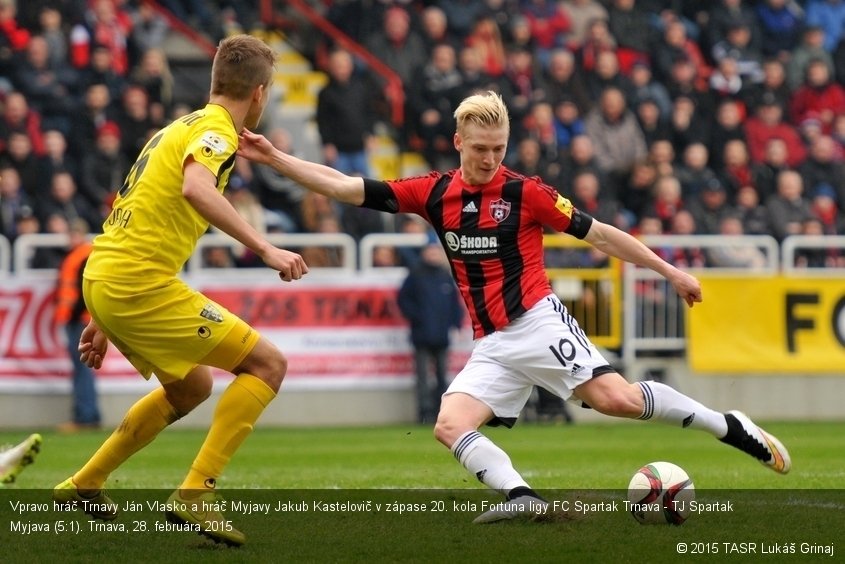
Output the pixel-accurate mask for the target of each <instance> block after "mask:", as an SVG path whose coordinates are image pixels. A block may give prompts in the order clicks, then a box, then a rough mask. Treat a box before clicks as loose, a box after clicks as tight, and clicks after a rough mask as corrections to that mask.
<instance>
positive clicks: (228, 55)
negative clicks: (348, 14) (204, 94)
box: [211, 34, 276, 100]
mask: <svg viewBox="0 0 845 564" xmlns="http://www.w3.org/2000/svg"><path fill="white" fill-rule="evenodd" d="M275 62H276V54H275V53H274V52H273V50H272V49H271V48H270V47H268V46H267V44H265V43H264V42H263V41H261V40H260V39H258V38H256V37H252V36H251V35H243V34H241V35H233V36H231V37H227V38H226V39H224V40H223V41H221V42H220V45H219V46H218V48H217V54H215V55H214V63H212V65H211V95H212V96H215V95H216V96H226V97H227V98H232V99H234V100H245V99H247V98H249V97H250V96H251V95H252V92H253V90H255V88H256V87H258V86H262V85H263V86H269V84H270V80H271V79H272V77H273V70H274V64H275Z"/></svg>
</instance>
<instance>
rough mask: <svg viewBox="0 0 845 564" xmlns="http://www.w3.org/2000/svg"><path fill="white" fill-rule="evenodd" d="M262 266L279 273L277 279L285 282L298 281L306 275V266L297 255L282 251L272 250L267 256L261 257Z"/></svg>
mask: <svg viewBox="0 0 845 564" xmlns="http://www.w3.org/2000/svg"><path fill="white" fill-rule="evenodd" d="M262 259H263V260H264V264H266V265H267V266H269V267H270V268H272V269H273V270H278V271H279V278H281V279H282V280H284V281H285V282H290V281H292V280H299V279H300V278H302V277H303V276H304V275H305V274H307V273H308V265H306V264H305V260H304V259H303V258H302V257H301V256H300V255H298V254H296V253H292V252H291V251H286V250H284V249H277V248H275V247H274V248H272V249H271V250H270V252H269V253H268V254H267V256H264V257H262Z"/></svg>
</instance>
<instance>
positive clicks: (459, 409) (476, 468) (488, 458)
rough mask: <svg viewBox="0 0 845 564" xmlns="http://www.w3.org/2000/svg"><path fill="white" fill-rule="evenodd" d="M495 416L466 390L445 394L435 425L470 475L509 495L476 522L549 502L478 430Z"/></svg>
mask: <svg viewBox="0 0 845 564" xmlns="http://www.w3.org/2000/svg"><path fill="white" fill-rule="evenodd" d="M492 418H493V411H492V410H491V409H490V407H488V406H487V405H486V404H485V403H483V402H481V401H479V400H477V399H475V398H474V397H472V396H469V395H467V394H464V393H453V394H447V395H445V396H443V401H442V403H441V406H440V414H439V415H438V416H437V423H436V424H435V426H434V436H435V437H436V438H437V440H438V441H440V442H441V443H443V445H444V446H446V447H447V448H448V449H449V450H451V451H452V454H454V455H455V458H457V459H458V462H460V463H461V464H462V465H463V466H464V468H466V469H467V471H469V473H470V474H472V475H473V476H475V477H476V478H477V479H478V480H479V481H480V482H481V483H483V484H484V485H486V486H487V487H489V488H491V489H493V490H495V491H497V492H500V493H502V494H505V496H506V501H504V502H502V503H500V504H498V505H497V506H496V507H495V508H493V509H490V510H489V511H486V512H484V513H482V514H481V515H479V516H478V517H476V519H475V520H474V521H473V522H474V523H493V522H496V521H501V520H504V519H513V518H514V517H517V516H519V515H536V514H537V512H538V511H544V510H545V507H546V506H547V505H548V504H547V503H546V501H545V500H543V499H542V498H541V497H540V496H539V495H537V493H536V492H534V491H533V490H532V489H531V487H530V486H529V485H528V482H526V481H525V479H523V477H522V476H521V475H520V474H519V472H517V471H516V469H515V468H514V467H513V464H512V463H511V459H510V457H509V456H508V455H507V453H505V451H503V450H502V449H501V448H499V447H498V446H496V445H495V444H494V443H493V442H492V441H491V440H490V439H488V438H487V437H485V436H484V435H482V434H481V433H480V432H479V431H478V429H479V428H480V427H481V426H482V425H484V424H485V423H487V422H488V421H490V420H491V419H492Z"/></svg>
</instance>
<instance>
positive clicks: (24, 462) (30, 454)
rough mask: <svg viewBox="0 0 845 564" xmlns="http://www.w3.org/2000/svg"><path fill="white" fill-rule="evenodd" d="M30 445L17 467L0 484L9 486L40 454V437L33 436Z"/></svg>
mask: <svg viewBox="0 0 845 564" xmlns="http://www.w3.org/2000/svg"><path fill="white" fill-rule="evenodd" d="M30 440H31V444H30V445H29V446H28V447H27V449H26V452H25V453H24V455H23V456H22V457H21V459H20V460H19V461H18V463H17V465H15V467H14V468H13V469H12V471H11V472H9V474H7V475H6V476H5V477H4V478H3V479H2V480H0V482H2V483H4V484H11V483H13V482H14V481H15V480H17V478H18V474H20V473H21V472H22V471H23V469H24V468H26V467H27V466H29V465H30V464H32V463H33V462H35V457H36V456H37V455H38V453H39V452H41V442H42V439H41V435H38V434H36V435H34V436H33V437H32V438H31V439H30Z"/></svg>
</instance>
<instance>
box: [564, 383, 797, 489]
mask: <svg viewBox="0 0 845 564" xmlns="http://www.w3.org/2000/svg"><path fill="white" fill-rule="evenodd" d="M575 395H576V397H578V398H579V399H581V400H582V401H584V403H586V404H587V405H589V406H590V407H592V408H593V409H595V410H596V411H598V412H600V413H604V414H605V415H612V416H615V417H627V418H630V419H643V420H655V421H663V422H664V423H668V424H670V425H675V426H679V427H684V428H686V427H689V428H692V429H700V430H702V431H707V432H708V433H710V434H711V435H713V436H714V437H716V438H717V439H719V440H720V441H722V442H724V443H726V444H729V445H731V446H733V447H736V448H738V449H740V450H741V451H743V452H745V453H747V454H749V455H751V456H753V457H754V458H756V459H757V460H759V461H760V462H761V463H762V464H764V465H765V466H767V467H769V468H771V469H772V470H774V471H775V472H778V473H781V474H786V473H787V472H789V469H790V467H791V465H792V464H791V460H790V457H789V452H788V451H787V450H786V448H785V447H784V446H783V444H782V443H781V442H780V441H779V440H778V439H777V438H776V437H774V436H773V435H771V434H770V433H767V432H766V431H764V430H763V429H761V428H760V427H758V426H757V425H755V424H754V422H753V421H751V419H749V418H748V416H746V415H745V414H743V413H742V412H739V411H729V412H727V413H720V412H718V411H714V410H712V409H710V408H708V407H706V406H704V405H702V404H701V403H699V402H697V401H695V400H694V399H692V398H689V397H687V396H685V395H684V394H682V393H680V392H679V391H677V390H675V389H673V388H671V387H669V386H667V385H666V384H662V383H660V382H650V381H649V382H636V383H634V384H631V383H629V382H628V381H627V380H625V379H624V378H622V376H620V375H619V374H616V373H610V374H604V375H602V376H599V377H597V378H593V379H592V380H590V381H588V382H585V383H584V384H581V385H580V386H578V387H577V388H576V389H575Z"/></svg>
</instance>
